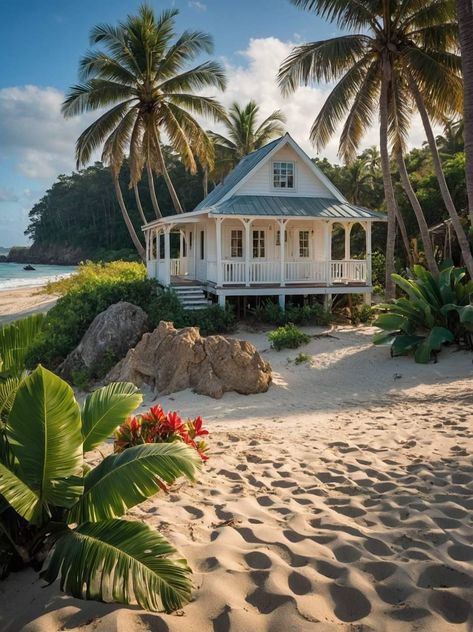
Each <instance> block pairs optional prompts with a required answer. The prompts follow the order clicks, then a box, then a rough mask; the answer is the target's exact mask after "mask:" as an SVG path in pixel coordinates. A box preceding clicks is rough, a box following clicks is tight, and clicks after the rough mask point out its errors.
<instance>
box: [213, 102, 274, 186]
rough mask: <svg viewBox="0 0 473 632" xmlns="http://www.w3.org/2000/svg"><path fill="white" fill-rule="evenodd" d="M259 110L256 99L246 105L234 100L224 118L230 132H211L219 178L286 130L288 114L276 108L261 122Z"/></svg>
mask: <svg viewBox="0 0 473 632" xmlns="http://www.w3.org/2000/svg"><path fill="white" fill-rule="evenodd" d="M259 111H260V107H259V105H257V103H256V102H255V101H249V102H248V103H247V104H246V105H244V106H241V105H239V104H238V103H236V102H234V103H232V105H231V106H230V107H229V109H228V113H227V116H226V118H225V120H224V125H225V129H226V136H224V135H222V134H217V133H216V132H209V136H210V138H211V140H212V142H213V144H214V148H215V167H214V169H213V171H212V172H211V177H212V179H214V180H215V181H220V180H222V179H223V178H224V177H225V176H226V175H227V173H228V172H229V171H231V169H233V167H234V166H235V165H236V164H237V162H238V161H239V160H240V159H241V158H243V156H246V155H248V154H250V153H251V152H253V151H256V150H257V149H259V148H260V147H263V145H266V144H267V143H268V142H269V141H270V140H272V139H273V138H276V137H277V136H281V135H282V134H284V123H285V122H286V117H285V116H284V114H283V113H282V112H281V111H280V110H274V112H272V113H271V114H270V115H269V116H267V117H266V118H265V119H264V120H263V121H262V122H261V123H259V124H258V118H259Z"/></svg>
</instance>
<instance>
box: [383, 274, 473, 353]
mask: <svg viewBox="0 0 473 632" xmlns="http://www.w3.org/2000/svg"><path fill="white" fill-rule="evenodd" d="M393 279H394V280H395V282H396V285H397V286H398V287H399V288H400V289H401V290H402V291H403V292H404V293H405V296H402V297H401V298H398V299H396V300H395V301H393V302H392V303H386V304H383V305H379V306H378V307H377V309H378V310H380V311H381V312H382V313H381V314H380V315H379V316H378V318H377V319H376V321H375V322H374V323H373V324H374V325H375V326H377V327H379V328H380V329H381V330H382V331H381V332H379V333H377V334H375V336H374V340H373V342H374V344H383V343H386V342H390V343H391V355H393V356H398V355H406V354H408V353H409V352H413V353H414V358H415V360H416V362H420V363H426V362H429V361H430V359H431V357H432V354H433V353H435V352H436V351H439V350H440V348H441V346H442V345H443V344H445V343H450V342H454V341H457V342H461V341H462V340H463V341H465V342H466V344H467V346H468V347H469V348H470V349H471V348H472V335H473V305H472V304H471V297H472V296H473V281H471V280H470V281H466V280H465V271H464V270H463V269H461V268H455V267H453V266H449V267H445V268H444V269H442V270H441V271H440V273H439V275H438V276H435V277H434V276H433V275H432V274H431V273H430V272H429V271H428V270H426V269H425V268H423V267H422V266H420V265H416V266H413V269H412V278H410V279H405V278H404V277H402V276H400V275H398V274H394V275H393Z"/></svg>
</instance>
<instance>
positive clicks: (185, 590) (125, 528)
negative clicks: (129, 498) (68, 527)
mask: <svg viewBox="0 0 473 632" xmlns="http://www.w3.org/2000/svg"><path fill="white" fill-rule="evenodd" d="M175 553H176V550H175V549H174V547H173V546H172V545H171V544H170V543H169V542H168V541H167V540H166V539H165V538H164V537H163V536H162V535H161V534H159V533H158V532H157V531H154V530H153V529H151V528H150V527H148V526H147V525H145V524H142V523H138V522H126V521H124V520H105V521H103V522H98V523H84V524H81V525H79V527H78V528H77V529H75V530H74V531H68V532H67V533H66V534H65V535H63V536H62V537H61V538H60V539H59V540H58V542H57V543H56V546H55V548H54V551H53V553H52V556H51V558H50V561H49V564H48V567H47V568H46V570H45V571H44V572H43V573H42V577H43V578H44V579H45V580H46V581H47V582H49V583H51V582H53V581H55V579H56V578H57V577H58V576H59V575H60V576H61V580H60V581H61V589H62V590H65V591H66V592H67V593H69V594H70V595H72V596H73V597H77V598H79V599H96V600H99V601H113V602H118V603H125V604H133V603H137V604H138V605H139V606H141V607H142V608H145V609H146V610H151V611H156V612H157V611H160V610H165V611H167V612H170V611H172V610H176V609H177V608H180V607H182V605H183V604H184V603H186V602H187V601H189V598H190V595H191V582H190V573H191V571H190V568H189V567H188V565H187V563H186V561H185V560H176V559H172V558H170V557H169V556H170V555H173V554H175Z"/></svg>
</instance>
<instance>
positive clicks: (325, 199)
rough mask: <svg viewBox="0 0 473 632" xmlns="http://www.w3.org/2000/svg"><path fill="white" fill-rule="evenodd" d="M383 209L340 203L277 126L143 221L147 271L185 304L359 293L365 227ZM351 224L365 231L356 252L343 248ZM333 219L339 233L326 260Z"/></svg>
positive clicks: (367, 257) (368, 286) (367, 282)
mask: <svg viewBox="0 0 473 632" xmlns="http://www.w3.org/2000/svg"><path fill="white" fill-rule="evenodd" d="M384 218H385V216H384V215H383V214H381V213H376V212H374V211H371V210H368V209H366V208H362V207H360V206H357V205H355V204H350V203H349V202H348V201H347V200H346V198H345V197H344V196H343V195H342V194H341V193H340V191H339V190H338V189H337V188H336V187H335V186H334V185H333V184H332V183H331V182H330V180H329V179H328V178H327V177H326V176H325V175H324V174H323V173H322V171H321V170H320V169H319V168H318V167H317V166H316V165H315V164H314V163H313V162H312V161H311V160H310V158H309V157H308V156H307V154H306V153H305V152H304V151H303V150H302V149H301V147H299V145H298V144H297V143H296V142H295V141H294V140H293V138H291V136H290V135H289V134H285V135H284V136H282V137H281V138H278V139H276V140H274V141H272V142H270V143H268V144H267V145H265V146H264V147H262V148H261V149H258V150H257V151H255V152H253V153H251V154H249V155H248V156H245V157H244V158H242V160H240V162H239V163H238V164H237V165H236V167H235V168H234V169H233V171H231V172H230V173H229V174H228V176H227V177H226V178H225V180H224V181H223V182H222V183H221V184H219V185H218V186H217V187H216V188H215V189H213V190H212V191H211V192H210V193H209V194H208V195H207V196H206V197H205V199H204V200H203V201H202V202H201V203H200V204H199V205H198V206H197V207H196V208H195V209H194V210H193V211H191V212H187V213H183V214H178V215H172V216H169V217H163V218H162V219H158V220H156V221H153V222H150V223H149V224H146V225H145V226H144V227H143V230H144V233H145V237H146V262H147V269H148V275H149V276H150V277H153V278H156V279H158V281H159V282H160V284H162V285H163V286H166V287H173V288H174V289H175V290H176V291H177V292H178V293H179V294H180V296H181V297H182V300H183V302H184V303H186V304H188V306H198V305H200V304H203V303H204V302H205V301H206V300H207V298H208V297H210V298H212V297H213V298H214V300H215V299H216V300H218V302H219V304H220V305H225V300H226V298H227V297H231V296H239V297H242V296H260V297H263V296H277V297H278V298H279V303H280V305H281V306H283V307H284V305H285V302H286V297H291V296H296V295H299V296H300V295H303V296H308V295H323V296H324V297H325V299H326V300H327V301H328V300H329V299H330V298H331V297H332V295H334V294H347V293H363V294H364V295H365V298H366V301H367V302H369V300H370V296H371V292H372V289H373V288H372V277H371V227H372V223H373V222H379V221H384ZM355 224H360V225H361V226H362V227H363V229H364V233H365V240H364V243H363V246H364V247H363V249H362V251H361V252H359V253H353V252H352V249H351V240H350V234H351V231H352V228H353V226H354V225H355ZM337 225H338V226H341V227H343V229H344V236H345V240H344V250H343V256H342V258H337V259H335V258H334V257H333V256H332V234H333V233H334V228H335V227H336V226H337ZM174 233H175V234H176V236H174V237H173V234H174ZM177 235H178V236H179V237H177Z"/></svg>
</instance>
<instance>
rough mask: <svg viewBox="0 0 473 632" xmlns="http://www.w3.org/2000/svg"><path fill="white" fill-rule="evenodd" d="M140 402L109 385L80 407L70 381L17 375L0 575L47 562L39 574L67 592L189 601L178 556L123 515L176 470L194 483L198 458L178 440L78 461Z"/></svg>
mask: <svg viewBox="0 0 473 632" xmlns="http://www.w3.org/2000/svg"><path fill="white" fill-rule="evenodd" d="M141 401H142V396H141V394H140V393H139V392H138V391H137V389H136V387H135V386H134V385H132V384H127V383H116V384H111V385H109V386H106V387H104V388H102V389H99V390H97V391H95V392H94V393H92V394H91V395H89V396H88V397H87V398H86V400H85V402H84V404H83V406H82V408H80V407H79V404H78V403H77V401H76V400H75V398H74V393H73V391H72V389H71V388H70V386H69V385H68V384H66V383H65V382H64V381H62V380H61V379H60V378H59V377H57V376H56V375H54V374H53V373H51V372H49V371H48V370H47V369H45V368H43V367H42V366H39V367H37V368H36V369H35V370H34V371H33V372H32V373H31V374H30V375H28V376H27V377H25V378H24V379H23V380H22V381H21V383H20V384H19V386H18V388H17V390H16V394H15V397H14V400H13V404H12V406H11V408H10V410H9V412H8V415H7V416H6V419H5V421H4V422H3V423H2V432H1V433H0V569H2V572H3V574H6V573H7V572H8V571H9V570H10V569H11V568H18V567H21V566H25V565H32V566H33V567H39V568H40V567H42V566H43V565H44V568H43V570H42V572H41V577H42V578H43V579H45V580H46V581H47V582H48V583H51V582H53V581H55V580H56V579H57V578H58V577H60V586H61V589H62V590H64V591H65V592H67V593H69V594H70V595H72V596H74V597H77V598H79V599H96V600H100V601H107V600H112V601H115V602H119V603H126V604H133V603H136V604H138V605H139V606H140V607H142V608H146V609H148V610H152V611H158V610H165V611H172V610H175V609H176V608H179V607H181V606H182V604H183V603H185V602H186V601H188V600H189V598H190V591H191V582H190V573H191V571H190V568H189V567H188V565H187V563H186V562H185V560H182V559H178V558H176V557H175V553H176V550H175V549H174V547H173V546H172V545H171V544H170V543H169V542H168V541H167V540H166V539H165V538H164V537H163V536H162V535H161V534H160V533H158V532H157V531H155V530H154V529H152V528H150V527H149V526H147V525H145V524H141V523H136V522H131V521H128V520H120V518H121V516H123V515H124V514H125V513H126V512H127V511H128V509H130V508H131V507H134V506H135V505H137V504H139V503H140V502H142V501H143V500H145V499H147V498H149V497H151V496H153V495H154V494H156V493H157V492H158V491H159V490H160V489H161V488H163V487H164V486H165V485H169V484H171V483H173V482H174V481H175V480H176V479H177V478H178V477H180V476H185V477H186V478H188V479H189V480H194V478H195V475H196V472H197V470H198V468H199V467H200V465H201V459H200V458H199V455H198V454H197V453H196V451H195V450H194V449H192V448H190V447H189V446H188V445H185V444H184V443H182V442H177V441H175V442H172V443H153V444H146V445H137V446H135V447H131V448H129V449H127V450H126V451H124V452H123V453H120V454H111V455H109V456H107V457H105V458H104V459H103V460H102V461H101V462H100V463H99V464H98V465H97V466H96V467H94V468H91V467H89V466H88V465H87V464H86V462H85V459H84V454H85V453H86V452H88V451H89V450H93V449H95V448H96V447H97V446H99V445H100V444H101V443H102V442H103V441H105V440H106V439H107V438H108V437H109V436H110V435H111V434H112V432H113V431H114V429H115V428H116V427H117V426H118V425H119V424H121V423H122V422H123V420H124V419H125V418H126V417H127V416H128V415H130V414H131V413H132V412H133V411H134V410H135V408H136V407H137V406H138V405H139V404H140V403H141ZM0 405H1V404H0ZM45 559H46V562H44V560H45Z"/></svg>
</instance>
